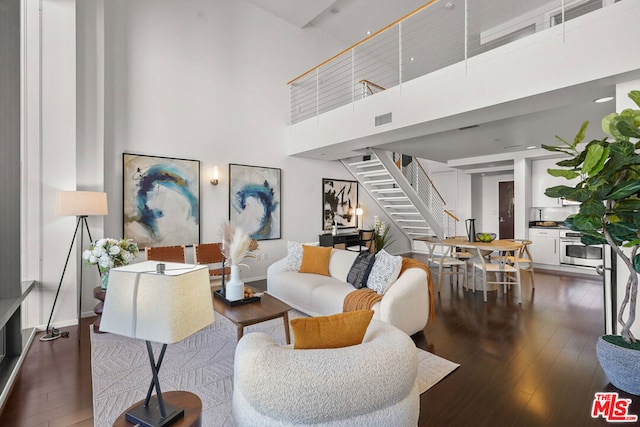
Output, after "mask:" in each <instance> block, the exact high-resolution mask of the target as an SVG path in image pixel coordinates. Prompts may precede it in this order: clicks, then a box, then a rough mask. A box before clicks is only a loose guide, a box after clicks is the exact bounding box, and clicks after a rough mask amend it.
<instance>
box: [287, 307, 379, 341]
mask: <svg viewBox="0 0 640 427" xmlns="http://www.w3.org/2000/svg"><path fill="white" fill-rule="evenodd" d="M371 318H373V310H357V311H350V312H348V313H339V314H334V315H333V316H319V317H303V318H298V319H293V320H292V321H291V329H292V330H293V341H294V345H293V348H295V349H319V348H339V347H349V346H351V345H358V344H361V343H362V340H363V339H364V334H365V332H367V327H368V326H369V323H371Z"/></svg>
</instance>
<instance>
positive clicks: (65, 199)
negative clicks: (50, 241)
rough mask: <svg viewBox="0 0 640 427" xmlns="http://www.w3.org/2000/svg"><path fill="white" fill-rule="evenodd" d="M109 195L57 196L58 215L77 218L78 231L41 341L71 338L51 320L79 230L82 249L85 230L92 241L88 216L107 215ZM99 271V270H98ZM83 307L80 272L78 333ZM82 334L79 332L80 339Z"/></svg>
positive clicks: (63, 193) (68, 193)
mask: <svg viewBox="0 0 640 427" xmlns="http://www.w3.org/2000/svg"><path fill="white" fill-rule="evenodd" d="M107 213H108V211H107V193H101V192H97V191H61V192H58V194H57V195H56V215H59V216H75V217H77V221H76V229H75V231H74V232H73V239H71V245H70V246H69V253H67V260H66V261H65V262H64V268H63V269H62V276H61V277H60V283H59V284H58V290H57V291H56V297H55V299H54V300H53V307H51V314H50V315H49V321H48V322H47V329H46V333H45V335H43V336H42V337H40V341H51V340H55V339H58V338H60V337H62V336H65V337H66V336H69V332H61V331H59V330H58V329H56V328H54V327H52V326H51V319H52V318H53V312H54V310H55V308H56V302H58V295H59V294H60V288H61V287H62V281H63V280H64V273H65V272H66V271H67V265H68V264H69V258H70V257H71V252H72V251H73V244H74V243H75V241H76V236H77V234H78V229H79V230H80V248H81V249H82V247H83V237H84V229H85V228H86V229H87V234H88V235H89V241H92V240H93V239H92V238H91V231H89V224H88V223H87V216H89V215H107ZM98 271H99V270H98ZM81 305H82V271H81V272H80V283H79V285H78V331H79V330H80V314H81V309H82V307H81ZM79 338H80V333H79V332H78V339H79Z"/></svg>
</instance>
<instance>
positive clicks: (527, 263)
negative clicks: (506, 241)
mask: <svg viewBox="0 0 640 427" xmlns="http://www.w3.org/2000/svg"><path fill="white" fill-rule="evenodd" d="M512 241H513V242H516V243H520V244H521V245H522V247H521V248H520V250H518V251H516V252H514V253H513V255H509V256H507V262H508V263H509V264H511V265H515V261H516V258H517V260H518V266H519V268H520V271H528V272H529V277H531V289H534V288H535V284H534V281H533V258H532V257H531V252H529V245H530V244H532V243H533V242H532V241H531V240H518V239H513V240H512Z"/></svg>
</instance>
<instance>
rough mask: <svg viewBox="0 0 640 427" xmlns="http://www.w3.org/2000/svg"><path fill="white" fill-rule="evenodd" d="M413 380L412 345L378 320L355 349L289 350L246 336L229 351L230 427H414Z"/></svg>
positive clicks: (258, 335) (415, 399) (255, 335)
mask: <svg viewBox="0 0 640 427" xmlns="http://www.w3.org/2000/svg"><path fill="white" fill-rule="evenodd" d="M417 372H418V356H417V350H416V346H415V344H414V342H413V341H412V340H411V338H409V336H408V335H407V334H405V333H404V332H402V331H401V330H399V329H398V328H396V327H394V326H392V325H390V324H388V323H386V322H382V321H379V320H372V321H371V324H370V325H369V327H368V329H367V333H366V335H365V337H364V340H363V342H362V344H359V345H354V346H350V347H343V348H331V349H321V350H295V349H294V348H293V346H280V345H278V344H276V343H275V342H274V341H273V340H272V339H271V338H270V337H269V336H268V335H266V334H264V333H250V334H247V335H245V336H244V337H243V338H242V339H241V340H240V341H239V342H238V347H237V348H236V354H235V361H234V377H233V419H234V421H235V425H236V426H239V427H243V426H246V427H258V426H298V425H313V426H326V427H328V426H396V427H405V426H406V427H409V426H412V427H415V426H416V425H417V423H418V416H419V413H420V395H419V389H418V385H417V383H416V376H417Z"/></svg>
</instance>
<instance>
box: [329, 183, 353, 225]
mask: <svg viewBox="0 0 640 427" xmlns="http://www.w3.org/2000/svg"><path fill="white" fill-rule="evenodd" d="M356 206H358V181H344V180H341V179H330V178H322V229H323V230H330V229H331V228H332V227H333V225H334V223H335V224H336V225H337V226H338V228H355V227H356Z"/></svg>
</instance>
